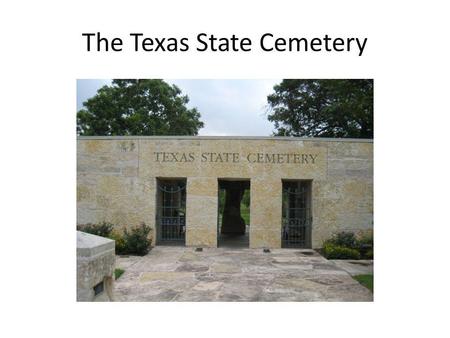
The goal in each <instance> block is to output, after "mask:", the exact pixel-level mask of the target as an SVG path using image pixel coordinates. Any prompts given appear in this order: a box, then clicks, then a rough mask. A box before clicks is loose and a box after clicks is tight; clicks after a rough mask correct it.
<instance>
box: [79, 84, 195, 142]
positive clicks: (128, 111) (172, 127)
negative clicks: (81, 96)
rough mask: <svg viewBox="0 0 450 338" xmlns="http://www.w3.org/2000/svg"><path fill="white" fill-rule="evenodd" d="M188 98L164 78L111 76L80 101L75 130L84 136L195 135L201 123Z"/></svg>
mask: <svg viewBox="0 0 450 338" xmlns="http://www.w3.org/2000/svg"><path fill="white" fill-rule="evenodd" d="M188 102H189V98H188V97H187V95H182V93H181V90H180V89H179V88H178V87H177V86H175V85H172V86H171V85H169V84H168V83H166V82H164V81H163V80H113V82H112V84H111V85H110V86H104V87H102V88H100V89H99V90H98V91H97V94H96V95H95V96H94V97H92V98H90V99H88V100H87V101H86V102H84V103H83V106H84V108H83V109H81V110H80V111H78V113H77V132H78V134H79V135H87V136H92V135H95V136H112V135H197V134H198V130H199V129H200V128H202V127H203V122H202V121H200V113H199V112H198V111H197V109H196V108H192V109H188V108H187V106H186V105H187V103H188Z"/></svg>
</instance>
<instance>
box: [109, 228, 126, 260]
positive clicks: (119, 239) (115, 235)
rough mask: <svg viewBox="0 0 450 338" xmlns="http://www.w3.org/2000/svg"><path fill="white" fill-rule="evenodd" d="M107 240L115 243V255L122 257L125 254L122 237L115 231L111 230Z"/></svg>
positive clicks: (124, 244) (124, 243)
mask: <svg viewBox="0 0 450 338" xmlns="http://www.w3.org/2000/svg"><path fill="white" fill-rule="evenodd" d="M109 238H110V239H112V240H114V241H115V242H116V254H117V255H124V254H126V253H127V243H126V242H125V239H124V238H123V235H122V234H121V233H120V232H118V231H117V230H113V231H112V232H111V234H110V235H109Z"/></svg>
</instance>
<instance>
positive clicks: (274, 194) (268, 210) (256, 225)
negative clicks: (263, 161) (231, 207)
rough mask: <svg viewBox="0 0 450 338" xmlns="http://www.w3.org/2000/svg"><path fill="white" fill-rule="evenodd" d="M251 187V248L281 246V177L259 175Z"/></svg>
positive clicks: (253, 180)
mask: <svg viewBox="0 0 450 338" xmlns="http://www.w3.org/2000/svg"><path fill="white" fill-rule="evenodd" d="M250 189H251V195H250V248H281V203H282V201H281V200H282V191H281V190H282V184H281V179H277V178H270V177H257V178H254V179H252V181H251V184H250Z"/></svg>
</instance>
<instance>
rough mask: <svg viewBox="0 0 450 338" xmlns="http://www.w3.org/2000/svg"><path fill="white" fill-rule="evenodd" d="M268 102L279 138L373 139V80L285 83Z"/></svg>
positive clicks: (280, 85)
mask: <svg viewBox="0 0 450 338" xmlns="http://www.w3.org/2000/svg"><path fill="white" fill-rule="evenodd" d="M267 101H268V103H269V108H270V112H269V115H268V119H269V121H271V122H274V124H275V129H276V132H275V134H276V135H278V136H308V137H351V138H373V80H370V79H369V80H283V81H282V82H281V83H280V84H278V85H276V86H275V87H274V93H273V94H271V95H269V96H268V97H267Z"/></svg>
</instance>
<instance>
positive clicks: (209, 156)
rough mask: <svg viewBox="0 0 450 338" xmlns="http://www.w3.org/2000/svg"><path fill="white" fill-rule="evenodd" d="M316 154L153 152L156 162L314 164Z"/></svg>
mask: <svg viewBox="0 0 450 338" xmlns="http://www.w3.org/2000/svg"><path fill="white" fill-rule="evenodd" d="M317 158H318V154H312V153H248V154H240V153H209V152H204V153H201V154H196V153H193V152H190V153H180V152H154V159H155V161H156V162H161V163H166V162H194V161H200V162H209V163H240V162H247V163H273V164H315V163H316V160H317Z"/></svg>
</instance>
